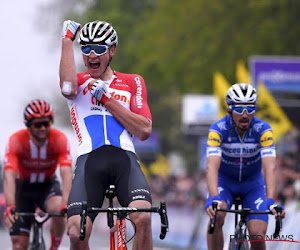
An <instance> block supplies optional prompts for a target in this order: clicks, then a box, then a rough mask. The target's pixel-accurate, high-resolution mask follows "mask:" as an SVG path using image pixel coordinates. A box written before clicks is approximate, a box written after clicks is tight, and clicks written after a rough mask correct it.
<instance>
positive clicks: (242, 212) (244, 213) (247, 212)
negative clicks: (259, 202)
mask: <svg viewBox="0 0 300 250" xmlns="http://www.w3.org/2000/svg"><path fill="white" fill-rule="evenodd" d="M217 206H218V202H215V201H214V202H213V203H212V207H213V210H214V211H215V215H214V217H213V218H212V219H211V220H210V226H209V229H208V233H209V234H212V233H213V232H214V230H215V223H216V215H217V212H229V213H235V214H240V215H242V216H245V217H246V216H247V215H250V214H273V213H272V211H270V210H267V211H252V210H250V209H249V208H244V209H241V210H231V209H217ZM275 210H276V212H277V216H278V219H277V220H276V225H275V231H274V233H273V237H274V238H277V237H278V236H279V233H280V231H281V228H282V217H281V213H282V208H281V207H280V206H277V207H275Z"/></svg>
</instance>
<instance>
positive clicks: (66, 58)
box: [59, 38, 77, 99]
mask: <svg viewBox="0 0 300 250" xmlns="http://www.w3.org/2000/svg"><path fill="white" fill-rule="evenodd" d="M76 74H77V71H76V65H75V58H74V49H73V42H72V40H71V39H69V38H63V39H62V52H61V59H60V65H59V77H60V88H61V90H62V94H63V96H65V97H66V98H68V99H72V98H73V97H75V96H76V94H77V75H76ZM64 84H65V85H68V86H70V93H69V94H67V93H65V92H64V91H63V87H64ZM68 86H67V87H65V88H66V89H68Z"/></svg>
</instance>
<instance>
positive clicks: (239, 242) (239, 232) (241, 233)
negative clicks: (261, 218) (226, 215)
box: [228, 225, 250, 250]
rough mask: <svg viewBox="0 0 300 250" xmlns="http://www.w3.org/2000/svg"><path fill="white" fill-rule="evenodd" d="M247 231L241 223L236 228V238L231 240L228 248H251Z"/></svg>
mask: <svg viewBox="0 0 300 250" xmlns="http://www.w3.org/2000/svg"><path fill="white" fill-rule="evenodd" d="M245 240H247V237H246V232H245V230H243V229H242V228H241V227H240V226H239V225H237V226H236V228H235V233H234V239H233V240H231V241H230V242H229V247H228V250H249V249H250V248H249V243H248V242H247V241H245Z"/></svg>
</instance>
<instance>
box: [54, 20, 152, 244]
mask: <svg viewBox="0 0 300 250" xmlns="http://www.w3.org/2000/svg"><path fill="white" fill-rule="evenodd" d="M79 30H80V32H79V43H80V44H81V52H82V55H83V62H84V64H85V66H86V68H87V71H85V72H82V73H77V72H76V67H75V61H74V52H73V44H72V41H73V40H74V39H75V36H76V33H77V32H78V31H79ZM117 45H118V37H117V33H116V31H115V29H114V28H113V27H112V26H111V24H109V23H107V22H103V21H94V22H89V23H87V24H85V25H84V26H83V27H82V29H80V24H78V23H76V22H74V21H70V20H68V21H65V22H64V25H63V31H62V55H61V62H60V87H61V91H62V94H63V95H64V96H65V97H66V98H67V99H68V106H69V109H70V113H71V123H72V125H73V128H74V131H75V133H76V135H77V137H78V159H77V163H76V170H75V177H74V179H73V183H72V189H71V192H70V197H69V201H68V229H69V235H70V240H71V249H88V248H89V246H88V238H89V236H90V234H91V231H92V223H93V221H94V220H95V217H96V215H95V214H88V218H87V226H86V236H87V237H86V238H85V240H84V241H80V240H79V229H80V212H81V210H82V208H81V206H80V204H81V202H82V201H87V204H88V207H101V206H102V203H103V200H104V195H105V190H106V188H107V187H108V186H109V185H111V184H112V185H115V186H116V189H117V198H118V200H119V202H120V204H121V205H122V206H124V207H127V206H131V207H151V202H152V200H151V194H150V190H149V186H148V183H147V181H146V179H145V176H144V174H143V172H142V171H141V169H140V165H139V162H138V160H137V157H136V154H135V149H134V145H133V143H132V138H133V136H137V137H138V138H139V139H140V140H146V139H147V138H148V137H149V136H150V133H151V131H152V122H151V113H150V110H149V107H148V104H147V91H146V86H145V83H144V80H143V78H142V77H141V76H139V75H136V74H124V73H120V72H117V71H114V70H112V68H111V67H110V62H111V60H112V58H113V57H114V55H115V54H116V50H117ZM131 219H132V220H133V222H134V223H135V224H136V228H137V230H136V231H137V233H136V236H135V241H134V243H133V248H134V249H152V235H151V234H152V233H151V215H150V213H134V214H131Z"/></svg>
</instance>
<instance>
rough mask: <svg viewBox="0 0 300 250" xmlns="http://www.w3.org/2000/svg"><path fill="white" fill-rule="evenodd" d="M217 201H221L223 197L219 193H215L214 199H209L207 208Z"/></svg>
mask: <svg viewBox="0 0 300 250" xmlns="http://www.w3.org/2000/svg"><path fill="white" fill-rule="evenodd" d="M214 201H216V202H218V203H221V197H220V196H219V195H215V196H214V197H212V199H209V201H207V203H206V205H205V210H206V209H207V208H208V207H209V206H211V205H212V203H213V202H214Z"/></svg>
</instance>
